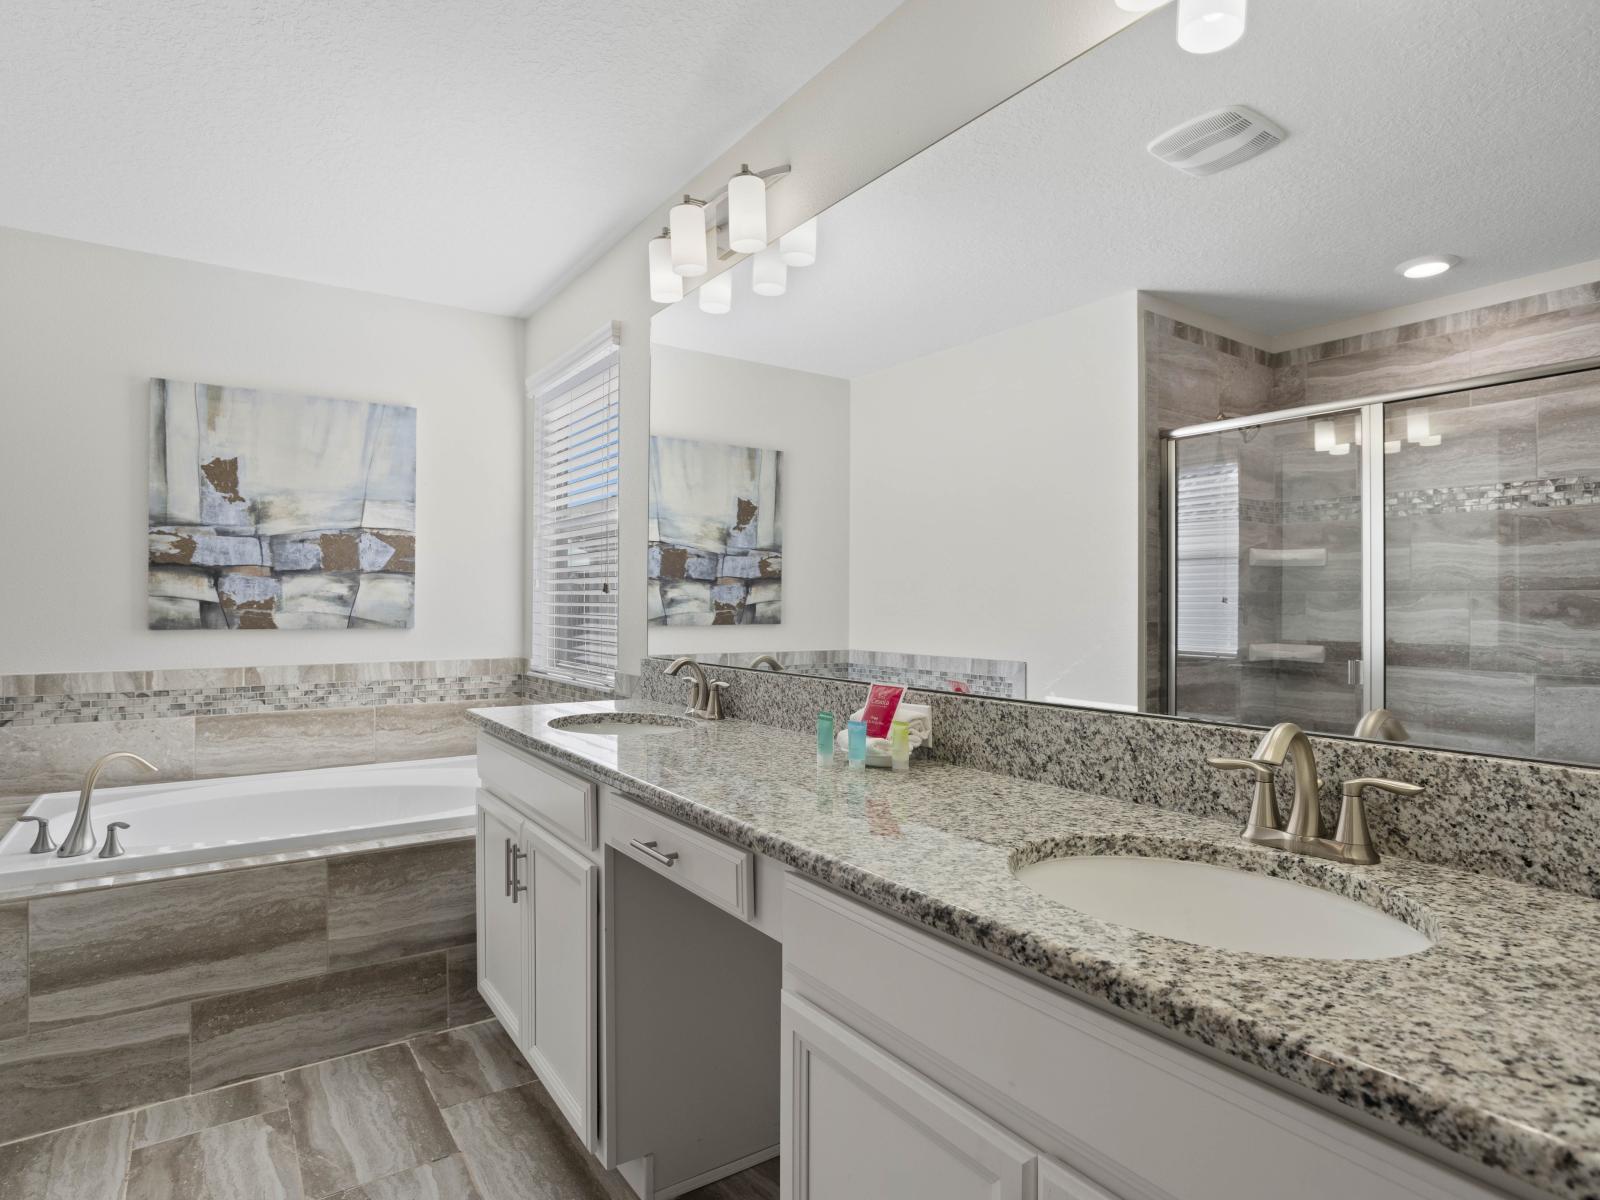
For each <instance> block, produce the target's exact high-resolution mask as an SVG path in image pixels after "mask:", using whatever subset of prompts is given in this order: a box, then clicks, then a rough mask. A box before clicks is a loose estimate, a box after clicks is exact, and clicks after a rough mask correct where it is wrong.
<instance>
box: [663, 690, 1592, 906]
mask: <svg viewBox="0 0 1600 1200" xmlns="http://www.w3.org/2000/svg"><path fill="white" fill-rule="evenodd" d="M662 667H663V661H662V660H656V659H646V660H644V663H643V675H642V676H641V681H640V693H639V694H640V698H641V699H649V700H655V701H658V702H661V703H665V704H668V705H674V706H681V705H682V703H683V701H684V699H685V697H686V694H687V686H688V685H687V684H686V683H685V682H684V679H683V677H682V676H679V677H676V678H674V677H671V676H667V675H665V674H663V671H662ZM705 671H706V674H707V675H708V676H709V677H710V678H712V679H720V680H723V681H726V682H727V683H728V685H729V686H728V690H727V691H726V692H725V693H724V694H723V705H724V711H726V712H727V713H728V714H730V715H731V716H734V717H738V718H741V719H744V720H749V721H756V722H759V723H761V724H764V725H774V726H777V727H778V728H781V729H788V730H792V731H794V732H797V733H808V734H814V731H815V729H816V720H817V713H818V712H822V711H827V712H832V713H835V714H839V713H848V712H853V711H854V710H855V709H857V708H859V707H861V705H862V704H863V703H864V702H865V700H866V695H867V687H866V685H865V684H858V683H849V682H845V681H841V680H831V679H812V678H803V677H801V676H796V675H781V676H775V675H773V674H771V673H770V672H767V671H743V670H733V669H729V668H725V667H707V668H705ZM907 699H908V700H909V701H912V702H915V703H918V704H927V705H931V706H932V708H933V728H934V737H933V745H932V746H931V747H930V748H929V749H928V750H926V751H919V752H918V753H919V755H921V754H929V755H931V756H932V757H933V758H936V759H938V760H940V761H942V762H947V763H951V764H953V765H957V766H965V767H972V768H974V769H976V770H980V771H992V772H995V773H996V774H1002V775H1014V776H1017V777H1019V778H1022V779H1027V780H1032V781H1035V782H1039V783H1047V784H1053V785H1055V786H1057V787H1064V788H1072V789H1074V790H1078V791H1084V792H1091V793H1093V794H1095V795H1100V796H1108V797H1111V798H1113V799H1117V800H1124V801H1129V802H1132V803H1136V804H1148V805H1153V806H1155V807H1160V808H1167V809H1171V810H1174V811H1177V812H1185V813H1189V814H1192V815H1194V816H1202V817H1213V818H1217V819H1221V820H1225V821H1234V822H1242V821H1243V819H1244V815H1245V814H1246V813H1247V812H1248V811H1249V807H1250V801H1249V789H1248V787H1247V785H1246V784H1245V783H1244V782H1243V781H1242V780H1241V779H1240V778H1239V777H1238V775H1237V774H1235V773H1231V772H1222V771H1217V770H1214V769H1212V768H1210V767H1207V766H1206V765H1205V758H1206V756H1207V755H1214V754H1222V755H1232V756H1235V757H1241V756H1246V757H1247V756H1248V755H1249V754H1250V752H1251V751H1252V750H1253V749H1254V748H1255V745H1256V743H1257V742H1258V741H1259V740H1260V739H1261V733H1262V731H1261V730H1259V729H1248V728H1244V727H1242V726H1238V725H1219V724H1212V723H1209V722H1205V721H1191V720H1178V719H1173V718H1170V717H1159V716H1152V715H1147V714H1143V713H1119V712H1108V711H1102V710H1097V709H1087V708H1066V707H1063V706H1060V705H1053V704H1034V703H1023V702H1019V701H1012V700H991V699H986V698H983V697H977V696H952V695H949V694H942V693H937V692H911V693H908V694H907ZM1550 703H1551V704H1554V703H1556V701H1555V700H1554V699H1552V700H1551V701H1550ZM1569 707H1570V706H1569ZM674 711H678V709H676V708H675V709H674ZM1589 728H1590V729H1591V730H1592V728H1593V727H1592V725H1591V726H1590V727H1589ZM1589 736H1590V737H1592V736H1593V735H1592V732H1591V733H1590V734H1589ZM1311 741H1312V745H1313V746H1314V747H1315V748H1316V752H1317V761H1318V763H1319V764H1320V765H1321V772H1322V778H1323V780H1324V787H1323V794H1322V813H1323V821H1324V822H1325V823H1326V824H1327V825H1328V827H1329V828H1332V824H1333V822H1334V821H1335V820H1336V819H1337V817H1338V812H1339V786H1338V785H1339V784H1340V783H1341V782H1342V781H1343V780H1345V779H1355V778H1357V777H1361V776H1366V777H1378V778H1384V779H1404V780H1409V781H1411V782H1414V783H1420V784H1422V785H1423V786H1424V787H1425V788H1426V789H1427V791H1426V792H1424V793H1423V794H1422V795H1421V796H1419V797H1417V798H1416V799H1414V800H1407V801H1398V800H1395V801H1391V800H1388V799H1384V800H1380V801H1377V802H1369V803H1368V805H1367V819H1368V821H1369V822H1370V823H1371V826H1372V836H1373V841H1374V844H1376V845H1377V847H1378V849H1379V852H1380V853H1381V854H1383V855H1385V856H1389V857H1406V858H1412V859H1416V860H1418V861H1421V862H1429V863H1434V864H1436V865H1439V866H1447V867H1456V868H1460V869H1463V870H1469V871H1480V872H1484V873H1486V874H1491V875H1498V876H1500V877H1502V878H1505V879H1510V880H1515V881H1518V882H1522V883H1531V884H1536V885H1539V886H1541V887H1549V888H1555V889H1558V890H1561V891H1567V892H1574V893H1577V894H1578V895H1582V896H1590V897H1597V898H1600V769H1592V768H1584V767H1566V766H1557V765H1554V764H1550V763H1540V762H1528V761H1523V760H1520V759H1511V758H1497V757H1490V756H1487V755H1473V754H1458V753H1455V752H1453V751H1447V750H1424V749H1419V748H1416V747H1412V746H1405V745H1397V744H1394V743H1388V742H1367V741H1356V740H1354V739H1351V738H1334V737H1313V738H1312V739H1311ZM1279 789H1280V791H1279V794H1280V803H1282V804H1283V805H1285V806H1287V805H1288V804H1289V803H1290V800H1289V797H1290V796H1291V795H1292V793H1293V784H1292V782H1291V781H1290V779H1289V773H1288V771H1287V770H1285V771H1284V772H1282V773H1281V775H1280V782H1279ZM1285 811H1287V807H1285Z"/></svg>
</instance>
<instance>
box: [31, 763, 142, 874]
mask: <svg viewBox="0 0 1600 1200" xmlns="http://www.w3.org/2000/svg"><path fill="white" fill-rule="evenodd" d="M119 758H127V759H132V760H133V761H134V762H136V763H138V764H139V765H140V766H141V767H143V768H144V769H145V770H147V771H150V772H155V771H157V770H159V768H158V767H157V766H156V765H155V764H154V763H152V762H147V761H145V760H144V759H142V758H140V757H139V756H138V755H137V754H134V753H132V752H131V751H128V750H117V751H114V752H113V753H111V754H103V755H101V756H100V757H99V758H97V759H96V760H95V763H94V766H92V767H90V768H89V773H88V774H87V775H85V776H84V777H83V787H82V788H81V789H80V790H79V792H78V815H77V816H75V817H74V818H73V819H72V828H71V829H70V830H68V832H67V839H66V841H64V842H62V843H61V849H59V850H57V851H56V854H57V855H59V856H60V857H61V858H77V857H78V855H80V854H87V853H89V851H91V850H93V849H94V841H95V839H94V826H93V825H91V824H90V822H89V804H90V802H91V801H92V800H93V799H94V785H95V783H96V782H97V781H98V780H99V779H100V772H101V771H103V770H105V769H106V767H108V766H110V765H111V764H112V763H114V762H116V761H117V760H118V759H119Z"/></svg>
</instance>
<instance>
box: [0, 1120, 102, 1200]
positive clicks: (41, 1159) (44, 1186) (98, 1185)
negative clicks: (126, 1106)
mask: <svg viewBox="0 0 1600 1200" xmlns="http://www.w3.org/2000/svg"><path fill="white" fill-rule="evenodd" d="M132 1126H133V1118H132V1117H130V1116H129V1115H128V1114H127V1113H118V1114H117V1115H116V1116H113V1117H102V1118H100V1119H99V1120H98V1121H89V1122H87V1123H85V1124H83V1125H72V1126H69V1127H67V1128H66V1129H58V1130H57V1131H56V1132H54V1133H46V1134H41V1135H40V1136H39V1137H34V1138H29V1139H28V1140H27V1141H23V1142H12V1143H11V1144H10V1145H6V1146H0V1200H121V1197H122V1183H123V1179H124V1177H125V1176H126V1174H127V1169H128V1131H129V1130H130V1129H131V1128H132Z"/></svg>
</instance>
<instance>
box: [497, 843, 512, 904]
mask: <svg viewBox="0 0 1600 1200" xmlns="http://www.w3.org/2000/svg"><path fill="white" fill-rule="evenodd" d="M500 865H501V866H502V867H503V868H505V876H506V895H508V896H509V895H511V839H510V838H507V839H506V852H505V853H504V854H503V855H501V856H500Z"/></svg>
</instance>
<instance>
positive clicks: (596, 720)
mask: <svg viewBox="0 0 1600 1200" xmlns="http://www.w3.org/2000/svg"><path fill="white" fill-rule="evenodd" d="M693 727H694V722H693V721H690V720H688V719H687V718H685V717H662V716H657V715H656V714H654V713H579V714H578V715H577V716H572V717H557V718H556V719H555V720H554V721H551V722H550V728H551V729H561V730H565V731H567V732H569V733H593V734H599V735H601V736H605V737H633V736H635V735H636V734H661V733H682V732H683V731H684V730H685V729H692V728H693Z"/></svg>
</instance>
